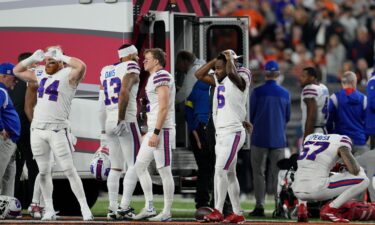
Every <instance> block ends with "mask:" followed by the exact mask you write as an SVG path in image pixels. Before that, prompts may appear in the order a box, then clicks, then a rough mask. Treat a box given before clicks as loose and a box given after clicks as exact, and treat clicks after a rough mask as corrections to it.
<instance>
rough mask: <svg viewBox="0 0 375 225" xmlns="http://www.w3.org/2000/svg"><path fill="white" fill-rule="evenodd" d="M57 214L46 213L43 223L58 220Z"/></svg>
mask: <svg viewBox="0 0 375 225" xmlns="http://www.w3.org/2000/svg"><path fill="white" fill-rule="evenodd" d="M56 218H57V216H56V212H55V211H46V212H45V213H44V215H43V217H42V219H41V220H42V221H51V220H56Z"/></svg>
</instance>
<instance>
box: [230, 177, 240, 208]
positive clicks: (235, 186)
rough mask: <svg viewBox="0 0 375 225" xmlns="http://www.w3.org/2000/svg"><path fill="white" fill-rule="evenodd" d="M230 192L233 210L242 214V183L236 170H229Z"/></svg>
mask: <svg viewBox="0 0 375 225" xmlns="http://www.w3.org/2000/svg"><path fill="white" fill-rule="evenodd" d="M228 182H229V186H228V194H229V198H230V201H231V203H232V208H233V212H234V213H235V214H237V215H242V210H241V204H240V184H239V183H238V179H237V175H236V173H235V172H228Z"/></svg>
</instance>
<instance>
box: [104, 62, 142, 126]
mask: <svg viewBox="0 0 375 225" xmlns="http://www.w3.org/2000/svg"><path fill="white" fill-rule="evenodd" d="M129 73H135V74H137V75H139V73H140V68H139V66H138V63H137V62H135V61H126V62H120V63H117V64H114V65H108V66H105V67H104V68H103V69H102V71H101V74H100V83H101V84H102V86H103V88H104V95H105V99H104V104H105V106H106V111H107V120H111V121H112V120H113V121H117V120H118V101H119V94H120V90H121V85H122V80H123V78H124V76H126V75H127V74H129ZM137 92H138V84H135V85H133V86H132V88H131V90H130V96H129V103H128V106H127V108H126V114H125V121H127V122H136V121H137V117H136V116H137V100H136V98H137Z"/></svg>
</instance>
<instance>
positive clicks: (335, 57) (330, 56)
mask: <svg viewBox="0 0 375 225" xmlns="http://www.w3.org/2000/svg"><path fill="white" fill-rule="evenodd" d="M345 55H346V49H345V47H344V45H343V44H342V43H341V41H340V38H339V36H337V35H336V34H335V35H332V36H330V37H329V40H328V44H327V81H328V82H337V81H338V80H339V78H338V72H339V71H338V68H340V66H341V65H342V64H343V63H344V61H345Z"/></svg>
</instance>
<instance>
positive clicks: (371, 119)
mask: <svg viewBox="0 0 375 225" xmlns="http://www.w3.org/2000/svg"><path fill="white" fill-rule="evenodd" d="M366 93H367V108H366V119H365V132H366V134H367V135H368V136H370V149H374V148H375V71H374V72H372V74H371V78H370V79H369V80H368V82H367V87H366Z"/></svg>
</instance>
